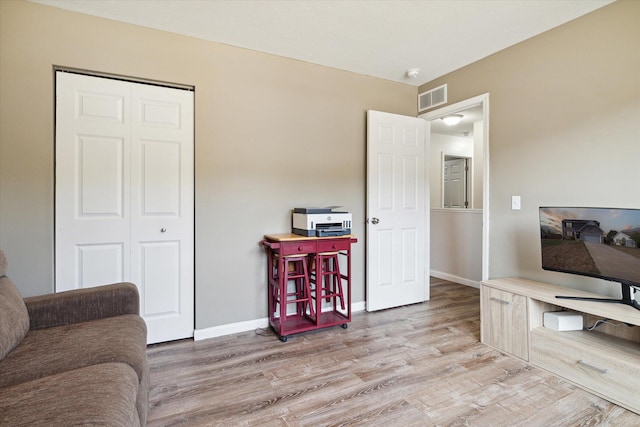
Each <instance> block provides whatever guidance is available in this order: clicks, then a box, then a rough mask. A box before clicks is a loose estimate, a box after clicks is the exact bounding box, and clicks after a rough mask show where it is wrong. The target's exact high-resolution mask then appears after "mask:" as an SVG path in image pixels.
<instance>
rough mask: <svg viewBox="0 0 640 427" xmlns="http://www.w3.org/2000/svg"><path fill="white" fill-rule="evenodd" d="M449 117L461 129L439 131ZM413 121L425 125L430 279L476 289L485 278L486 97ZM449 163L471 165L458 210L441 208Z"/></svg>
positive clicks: (487, 162)
mask: <svg viewBox="0 0 640 427" xmlns="http://www.w3.org/2000/svg"><path fill="white" fill-rule="evenodd" d="M451 115H454V116H455V115H458V116H462V118H463V119H465V118H466V119H467V122H466V123H464V121H465V120H462V123H461V124H463V125H465V126H464V127H462V128H457V129H456V128H454V127H452V126H447V125H445V124H444V120H442V118H444V117H445V116H451ZM419 117H420V118H422V119H424V120H426V121H428V122H429V123H430V124H431V126H430V129H431V133H430V135H429V142H428V143H429V150H430V153H431V170H432V173H431V177H432V179H431V180H430V181H431V182H430V192H431V215H430V217H431V229H432V232H431V242H432V250H431V263H430V264H431V267H432V269H431V274H432V275H433V276H436V277H440V278H443V279H447V280H451V281H454V282H458V283H462V284H465V285H469V286H473V287H479V285H480V281H482V280H486V279H488V277H489V252H488V248H489V221H488V219H489V126H488V123H489V94H484V95H480V96H477V97H474V98H470V99H467V100H465V101H461V102H458V103H455V104H451V105H448V106H446V107H444V108H440V109H437V110H434V111H430V112H428V113H425V114H422V115H420V116H419ZM437 132H441V133H440V134H439V137H435V136H436V135H435V134H436V133H437ZM438 138H440V141H444V142H439V140H438ZM438 144H441V145H438ZM455 158H458V159H468V160H469V163H471V164H470V165H468V166H470V167H469V170H468V171H467V177H466V180H463V181H462V182H461V183H460V186H461V185H463V184H465V183H466V186H467V190H466V191H467V194H468V196H467V202H468V206H467V207H464V202H463V206H460V205H459V204H457V205H455V204H454V206H451V203H445V196H444V174H445V170H444V168H445V167H446V164H445V161H446V160H445V159H449V160H454V159H455ZM458 190H460V189H459V188H458ZM445 204H448V205H449V206H445ZM434 222H437V225H434ZM435 248H437V250H434V249H435ZM438 257H440V258H438ZM438 267H440V268H438Z"/></svg>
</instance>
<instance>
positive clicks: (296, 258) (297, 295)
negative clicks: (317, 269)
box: [271, 254, 315, 324]
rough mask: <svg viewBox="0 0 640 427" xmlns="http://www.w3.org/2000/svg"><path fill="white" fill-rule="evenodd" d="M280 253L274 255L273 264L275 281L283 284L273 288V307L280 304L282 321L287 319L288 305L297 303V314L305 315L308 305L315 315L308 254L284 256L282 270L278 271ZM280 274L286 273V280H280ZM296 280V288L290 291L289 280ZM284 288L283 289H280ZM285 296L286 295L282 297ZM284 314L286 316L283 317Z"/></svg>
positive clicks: (310, 312)
mask: <svg viewBox="0 0 640 427" xmlns="http://www.w3.org/2000/svg"><path fill="white" fill-rule="evenodd" d="M278 257H279V255H276V256H275V257H274V265H273V270H272V274H273V278H274V280H273V282H274V283H281V284H282V286H273V287H272V289H271V298H272V307H273V310H274V311H275V310H276V306H277V305H278V304H280V317H281V319H280V322H281V324H283V322H285V321H286V316H287V305H289V304H296V314H297V315H299V316H303V315H305V314H307V307H308V309H309V315H310V316H312V317H314V316H315V309H314V307H313V300H312V295H311V285H310V283H311V282H310V280H309V271H308V269H307V255H306V254H304V255H299V254H297V255H285V256H283V257H282V258H283V259H282V261H283V265H282V272H281V273H280V272H279V271H278V265H279V264H280V262H279V259H278ZM278 274H283V275H284V280H283V281H282V282H280V281H279V280H278ZM290 281H294V285H295V287H294V289H293V290H292V291H289V282H290ZM280 288H282V289H280ZM282 296H284V297H282ZM283 316H284V317H283Z"/></svg>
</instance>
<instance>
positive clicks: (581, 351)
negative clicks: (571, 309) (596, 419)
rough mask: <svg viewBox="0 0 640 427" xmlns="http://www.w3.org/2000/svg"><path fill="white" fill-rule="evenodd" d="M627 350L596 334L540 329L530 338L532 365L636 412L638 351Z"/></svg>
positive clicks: (639, 389) (638, 401)
mask: <svg viewBox="0 0 640 427" xmlns="http://www.w3.org/2000/svg"><path fill="white" fill-rule="evenodd" d="M630 346H631V347H630V348H629V347H628V345H627V343H623V342H621V341H616V340H615V339H614V340H610V339H608V338H605V337H601V336H600V334H599V333H597V332H587V331H577V332H555V331H550V330H548V329H546V328H543V327H540V328H536V329H535V330H533V331H532V334H531V363H533V364H534V365H537V366H539V367H541V368H544V369H546V370H548V371H550V372H553V373H555V374H557V375H559V376H562V377H564V378H566V379H568V380H569V381H572V382H574V383H576V384H578V385H580V386H582V387H584V388H586V389H589V390H590V391H592V392H593V393H595V394H598V395H600V396H602V397H604V398H605V399H609V400H611V401H613V402H614V403H618V404H620V405H622V406H625V407H627V408H632V409H634V410H635V411H636V412H638V411H640V383H639V382H638V378H640V365H638V359H637V358H638V355H639V354H640V348H638V349H635V348H634V346H633V344H630ZM629 350H631V354H630V353H629ZM633 353H635V354H633Z"/></svg>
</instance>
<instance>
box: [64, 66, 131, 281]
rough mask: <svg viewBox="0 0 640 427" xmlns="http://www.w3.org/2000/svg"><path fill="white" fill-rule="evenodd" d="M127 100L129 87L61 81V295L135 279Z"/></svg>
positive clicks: (77, 78)
mask: <svg viewBox="0 0 640 427" xmlns="http://www.w3.org/2000/svg"><path fill="white" fill-rule="evenodd" d="M129 99H130V89H129V87H128V84H127V83H126V82H122V81H115V80H108V79H94V78H92V77H89V76H82V75H77V74H68V73H56V148H55V149H56V181H55V182H56V191H55V193H56V194H55V198H56V199H55V214H56V216H55V222H56V227H55V233H56V235H55V247H56V248H55V256H56V268H55V278H56V279H55V289H56V291H57V292H60V291H65V290H70V289H79V288H84V287H91V286H96V285H101V284H105V283H111V282H112V281H114V279H117V280H115V281H122V280H126V278H128V277H129V276H130V258H129V252H130V218H129V216H128V215H127V212H128V211H129V207H130V205H129V198H130V191H129V188H130V173H129V169H130V163H129V158H128V156H126V155H125V153H127V152H128V151H129V150H130V146H131V145H130V143H131V137H130V131H129V128H130V120H129V119H128V115H129V114H130V107H129V104H130V103H129ZM110 269H112V270H113V271H111V270H110ZM107 270H109V273H106V271H107ZM116 272H117V273H116Z"/></svg>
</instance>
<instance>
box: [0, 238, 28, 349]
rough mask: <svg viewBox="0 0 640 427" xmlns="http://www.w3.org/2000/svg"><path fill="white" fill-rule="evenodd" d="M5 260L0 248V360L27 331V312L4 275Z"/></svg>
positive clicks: (9, 280) (13, 286) (12, 285)
mask: <svg viewBox="0 0 640 427" xmlns="http://www.w3.org/2000/svg"><path fill="white" fill-rule="evenodd" d="M6 272H7V260H6V258H5V256H4V253H3V252H2V251H1V250H0V273H1V274H0V360H2V359H4V357H5V356H6V355H7V354H9V352H10V351H11V350H13V349H14V348H15V347H16V346H17V345H18V344H20V341H22V339H23V338H24V336H25V335H27V332H28V331H29V313H28V312H27V306H26V305H25V304H24V300H23V299H22V296H21V295H20V292H19V291H18V289H17V288H16V286H15V285H14V284H13V282H12V281H11V279H9V278H8V277H7V276H5V274H6Z"/></svg>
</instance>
